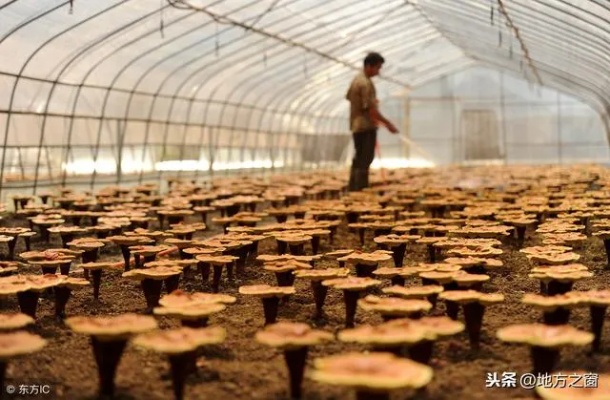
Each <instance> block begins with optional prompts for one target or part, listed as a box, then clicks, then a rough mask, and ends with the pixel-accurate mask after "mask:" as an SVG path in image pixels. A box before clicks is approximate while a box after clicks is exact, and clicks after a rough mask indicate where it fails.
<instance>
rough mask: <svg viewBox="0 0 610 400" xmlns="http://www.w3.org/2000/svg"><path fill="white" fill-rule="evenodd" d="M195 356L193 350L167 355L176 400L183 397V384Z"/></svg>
mask: <svg viewBox="0 0 610 400" xmlns="http://www.w3.org/2000/svg"><path fill="white" fill-rule="evenodd" d="M195 357H196V354H195V352H194V351H189V352H186V353H179V354H172V355H170V356H169V365H170V370H171V374H172V388H173V390H174V398H175V399H176V400H182V399H184V384H185V382H186V378H187V376H188V374H189V372H190V369H191V367H192V364H193V358H195Z"/></svg>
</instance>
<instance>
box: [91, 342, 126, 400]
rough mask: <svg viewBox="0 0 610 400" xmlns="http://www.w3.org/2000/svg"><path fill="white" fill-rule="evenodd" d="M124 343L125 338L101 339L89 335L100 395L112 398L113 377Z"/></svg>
mask: <svg viewBox="0 0 610 400" xmlns="http://www.w3.org/2000/svg"><path fill="white" fill-rule="evenodd" d="M126 344H127V340H126V339H121V340H113V341H102V340H99V339H97V338H96V337H95V336H91V345H92V347H93V355H94V356H95V363H96V364H97V371H98V379H99V394H100V397H101V396H107V397H111V398H112V397H113V396H114V388H115V385H114V377H115V376H116V369H117V366H118V365H119V362H120V361H121V357H122V356H123V351H124V350H125V345H126Z"/></svg>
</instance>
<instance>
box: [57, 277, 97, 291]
mask: <svg viewBox="0 0 610 400" xmlns="http://www.w3.org/2000/svg"><path fill="white" fill-rule="evenodd" d="M89 285H90V283H89V281H88V280H87V279H84V278H74V277H71V276H69V277H67V278H66V279H64V280H63V281H61V283H60V284H59V286H64V287H67V288H70V289H77V288H81V287H84V286H89Z"/></svg>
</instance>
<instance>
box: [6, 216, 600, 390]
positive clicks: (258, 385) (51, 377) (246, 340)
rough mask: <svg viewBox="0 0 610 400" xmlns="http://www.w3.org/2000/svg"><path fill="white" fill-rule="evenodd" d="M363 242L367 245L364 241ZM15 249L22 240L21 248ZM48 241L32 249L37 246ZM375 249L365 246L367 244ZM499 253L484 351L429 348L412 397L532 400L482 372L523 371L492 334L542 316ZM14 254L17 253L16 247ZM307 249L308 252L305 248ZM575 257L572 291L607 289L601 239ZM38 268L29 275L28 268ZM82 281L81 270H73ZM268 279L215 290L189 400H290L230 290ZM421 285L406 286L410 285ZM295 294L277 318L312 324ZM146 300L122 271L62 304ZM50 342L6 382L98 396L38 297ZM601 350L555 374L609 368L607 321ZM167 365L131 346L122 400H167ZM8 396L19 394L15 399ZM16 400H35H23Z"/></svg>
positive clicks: (303, 294)
mask: <svg viewBox="0 0 610 400" xmlns="http://www.w3.org/2000/svg"><path fill="white" fill-rule="evenodd" d="M8 224H10V225H21V226H27V222H26V221H25V220H8V221H6V220H5V221H4V225H8ZM214 233H217V231H216V230H212V231H209V232H206V233H204V234H203V236H209V235H212V234H214ZM529 235H530V238H529V239H528V240H527V241H526V246H527V245H533V244H537V243H538V242H537V238H536V237H535V236H532V235H531V233H529ZM368 239H369V240H368V242H369V243H371V242H372V241H371V240H370V237H369V238H368ZM52 245H53V246H54V247H58V246H59V245H60V244H59V239H58V238H53V242H52ZM19 246H21V244H20V245H19ZM46 246H47V245H43V244H42V243H38V242H37V243H35V244H34V247H35V248H43V247H46ZM357 246H358V239H357V235H355V234H354V233H349V232H347V229H346V227H345V226H342V227H341V228H340V230H339V232H338V234H337V238H336V241H335V243H334V245H332V246H330V245H329V243H328V242H323V244H322V249H321V250H322V251H329V250H331V249H339V248H353V247H357ZM371 249H372V248H371ZM503 249H504V250H505V252H506V254H505V255H504V256H502V259H503V260H504V262H505V264H506V266H507V268H506V270H505V271H503V272H497V273H492V281H491V282H488V283H487V284H486V285H485V287H484V291H487V292H500V293H503V294H504V295H505V296H506V301H505V303H503V304H500V305H496V306H492V307H490V308H488V310H487V313H486V315H485V319H484V328H483V339H482V345H481V349H480V350H478V351H471V350H470V347H469V345H468V340H467V336H466V333H463V334H460V335H457V336H455V337H452V338H450V339H446V340H442V341H440V342H438V343H437V345H436V347H435V355H434V358H433V361H432V366H433V368H434V373H435V376H434V379H433V381H432V383H431V384H430V385H429V386H428V390H427V392H426V393H425V394H421V393H420V394H418V395H416V396H415V397H413V398H417V399H429V400H432V399H438V400H443V399H452V400H455V399H468V400H470V399H473V400H474V399H492V398H494V399H505V398H533V397H532V393H531V392H528V391H526V390H523V389H507V388H498V389H486V388H485V378H486V374H487V373H493V372H497V373H499V374H501V373H502V372H504V371H514V372H516V373H517V374H522V373H526V372H529V371H530V368H531V363H530V359H529V351H528V348H527V347H525V346H520V345H515V346H509V345H506V344H503V343H501V342H499V341H498V340H496V339H495V338H494V333H495V331H496V330H497V329H498V328H500V327H502V326H505V325H507V324H511V323H519V322H524V323H525V322H536V321H538V320H539V317H540V314H539V313H538V312H537V311H536V310H534V309H533V308H531V307H529V306H525V305H521V304H520V303H519V299H520V297H521V296H522V295H523V294H524V293H526V292H537V290H538V282H537V281H533V280H531V279H529V278H528V277H527V273H528V270H529V267H530V266H529V263H528V261H527V259H526V258H525V257H524V256H523V255H522V254H520V253H519V252H517V251H516V248H515V247H514V245H513V244H511V243H507V244H506V245H504V246H503ZM22 250H23V249H22V248H20V247H19V248H18V252H19V251H22ZM275 250H276V248H275V243H274V241H273V240H267V241H265V242H263V243H261V247H260V251H259V253H261V254H265V253H267V254H273V253H275ZM307 250H308V251H309V250H310V249H307ZM577 252H578V253H579V254H581V255H582V256H583V259H582V260H581V261H582V262H583V263H584V264H585V265H587V266H589V267H590V269H591V270H592V271H594V273H595V274H596V276H595V278H594V279H593V280H589V281H588V282H578V283H577V284H576V285H575V288H574V289H577V290H578V289H588V288H594V287H599V288H602V287H603V288H608V287H609V284H610V271H604V270H603V267H604V266H605V264H606V256H605V252H604V248H603V244H602V242H601V241H600V240H598V239H595V238H589V239H588V241H587V243H586V245H585V246H583V247H582V248H581V249H578V250H577ZM102 254H103V257H104V258H106V259H110V258H112V259H116V260H119V259H120V256H119V255H118V252H117V250H116V249H115V248H107V249H105V250H104V251H103V253H102ZM426 254H427V253H426V252H425V248H424V247H422V246H419V245H416V246H412V247H411V250H410V252H409V254H408V255H407V263H418V262H422V261H425V258H426ZM317 266H319V267H327V266H333V267H334V266H336V264H335V263H333V262H330V261H323V262H319V263H318V264H317ZM33 271H35V270H33ZM77 276H79V274H77ZM200 282H201V281H200V277H199V276H198V275H195V274H192V275H190V276H188V277H187V278H186V279H182V281H181V288H183V289H186V290H188V291H196V290H200V289H201V283H200ZM263 282H266V283H272V284H274V283H275V277H274V276H272V275H269V274H268V273H265V272H264V271H263V270H262V268H261V267H260V266H258V265H255V264H253V263H250V264H249V265H248V268H247V271H246V274H245V275H244V276H243V277H240V279H239V280H238V281H237V282H236V283H234V284H228V283H227V282H226V281H225V282H224V284H223V286H222V289H221V290H222V291H223V292H225V293H228V294H232V295H234V296H237V297H238V301H237V303H236V304H234V305H231V306H229V307H228V308H227V309H226V310H225V311H224V312H222V313H220V314H217V315H215V316H213V317H212V318H211V320H210V322H211V323H212V324H218V325H221V326H223V327H225V328H226V329H227V332H228V337H227V340H226V342H225V343H224V344H222V345H219V346H214V347H212V348H208V349H206V350H205V351H204V352H203V354H204V355H205V357H204V361H203V364H202V366H201V371H200V373H199V374H198V376H191V377H190V378H189V380H188V382H187V388H186V398H187V399H218V400H219V399H284V398H287V372H286V368H285V366H284V361H283V357H282V355H281V354H280V353H279V352H277V351H275V350H273V349H270V348H267V347H265V346H263V345H261V344H258V343H257V342H255V341H254V340H253V336H254V334H255V332H256V331H257V330H258V329H260V328H261V327H262V325H263V318H262V305H261V303H260V301H259V300H257V299H254V298H250V297H245V296H240V295H239V294H237V288H238V286H239V285H240V284H244V283H247V284H252V283H263ZM414 284H420V283H419V281H415V280H411V281H408V282H407V285H414ZM296 289H297V294H296V295H295V296H293V297H292V298H291V299H290V301H289V303H288V304H285V305H284V306H282V307H281V309H280V314H279V319H284V320H291V321H302V322H309V323H314V321H312V320H311V318H310V317H311V314H312V311H313V300H312V297H311V293H310V290H309V285H308V283H307V282H303V281H298V280H297V282H296ZM2 306H3V311H4V312H8V311H17V310H18V308H17V303H16V300H15V299H13V298H10V299H6V300H4V301H3V305H2ZM144 308H145V302H144V297H143V295H142V293H141V291H140V289H139V287H138V286H137V285H136V284H134V283H133V282H132V281H126V280H124V279H122V278H121V277H120V272H118V271H117V272H114V273H110V274H108V273H106V274H105V276H104V278H103V283H102V288H101V301H100V302H95V301H94V300H93V297H92V289H91V288H85V289H83V290H78V291H75V292H74V293H73V297H72V298H71V300H70V302H69V303H68V306H67V313H68V315H97V314H118V313H124V312H143V310H144ZM326 312H327V319H326V320H325V321H317V322H316V325H317V326H319V327H321V328H323V329H327V330H329V331H332V332H337V331H338V330H340V329H341V328H342V326H343V321H344V306H343V301H342V295H341V293H340V292H338V291H333V290H332V289H331V290H330V291H329V296H328V298H327V301H326ZM443 313H444V305H443V303H442V301H439V304H438V305H437V309H436V310H435V311H434V312H433V314H434V315H442V314H443ZM356 322H357V324H358V323H378V322H381V318H380V317H379V316H377V315H373V314H370V313H366V312H363V311H362V310H358V315H357V319H356ZM571 323H572V324H573V325H575V326H576V327H579V328H583V329H588V325H589V317H588V311H587V309H584V308H583V309H579V310H577V311H575V312H574V313H573V316H572V319H571ZM159 324H160V326H161V327H162V328H167V327H172V326H178V323H177V321H175V320H172V319H170V318H159ZM31 330H32V331H33V332H36V333H38V334H40V335H42V336H43V337H45V338H47V339H48V340H49V344H48V346H47V347H46V348H45V349H44V350H42V351H41V352H39V353H37V354H33V355H31V356H27V357H24V358H22V359H20V360H18V361H14V362H11V363H10V364H9V368H8V370H7V382H6V383H7V384H12V385H15V386H16V387H18V386H19V385H20V384H49V385H52V387H53V394H51V395H48V396H46V397H45V396H41V395H39V396H37V397H36V398H53V399H55V398H57V399H92V398H95V397H96V387H97V375H96V374H97V372H96V371H97V370H96V367H95V363H94V359H93V354H92V351H91V348H90V345H89V341H88V338H87V337H85V336H82V335H78V334H73V333H72V332H71V331H70V330H69V329H68V328H67V327H66V326H64V325H63V324H62V323H61V322H58V321H57V320H56V319H55V318H54V317H53V302H52V299H51V298H46V299H42V300H41V302H40V304H39V310H38V321H37V325H36V326H35V327H34V328H32V329H31ZM604 344H605V348H604V350H603V351H602V352H601V353H600V354H598V355H595V356H592V357H590V356H587V355H586V353H587V349H584V348H565V349H563V350H562V358H561V361H560V365H559V367H560V368H565V369H584V370H590V371H595V372H610V324H608V323H607V324H606V326H605V329H604ZM350 349H359V350H360V349H364V348H363V347H358V346H352V345H344V344H341V343H340V342H332V343H330V344H326V345H323V346H318V347H315V348H313V349H311V350H310V354H309V363H311V361H312V359H313V358H314V357H317V356H322V355H329V354H333V353H338V352H341V351H346V350H350ZM167 370H168V364H167V362H166V360H165V359H164V358H163V357H162V356H159V355H157V354H154V353H150V352H143V351H141V350H138V349H135V348H133V347H132V346H128V348H127V350H126V351H125V354H124V356H123V359H122V361H121V364H120V366H119V368H118V373H117V377H116V383H117V389H118V394H117V398H119V399H151V400H153V399H163V400H165V399H171V398H172V394H171V382H170V380H169V379H168V377H167V376H166V374H167ZM304 395H305V398H307V399H351V398H352V397H351V396H352V393H351V392H350V391H349V390H344V389H338V388H335V387H331V386H326V385H318V384H316V383H314V382H312V381H310V380H308V379H307V378H306V379H305V382H304ZM410 395H411V394H410V393H405V392H402V393H395V394H394V395H393V397H392V398H393V399H395V400H397V399H406V398H410V397H409V396H410ZM11 398H17V396H12V397H11ZM18 398H34V396H22V397H18Z"/></svg>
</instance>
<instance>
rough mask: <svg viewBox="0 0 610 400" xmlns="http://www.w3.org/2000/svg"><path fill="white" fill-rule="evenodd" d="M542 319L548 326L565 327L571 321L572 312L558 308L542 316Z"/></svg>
mask: <svg viewBox="0 0 610 400" xmlns="http://www.w3.org/2000/svg"><path fill="white" fill-rule="evenodd" d="M542 319H543V321H544V323H545V324H547V325H563V324H567V323H568V321H569V320H570V310H569V309H567V308H563V307H557V308H556V309H554V310H552V311H546V312H544V313H543V314H542Z"/></svg>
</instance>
